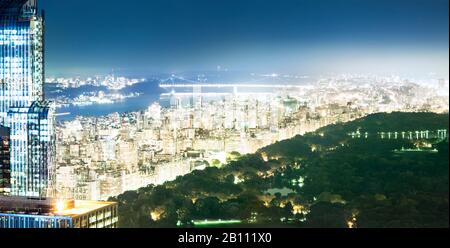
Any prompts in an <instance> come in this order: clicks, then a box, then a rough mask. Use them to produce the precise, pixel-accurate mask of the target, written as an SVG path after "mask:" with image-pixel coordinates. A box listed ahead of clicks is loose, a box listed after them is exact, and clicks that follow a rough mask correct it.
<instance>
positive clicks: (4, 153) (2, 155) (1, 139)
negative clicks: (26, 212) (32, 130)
mask: <svg viewBox="0 0 450 248" xmlns="http://www.w3.org/2000/svg"><path fill="white" fill-rule="evenodd" d="M10 159H11V156H10V152H9V128H7V127H4V126H0V195H9V192H10V191H11V165H10Z"/></svg>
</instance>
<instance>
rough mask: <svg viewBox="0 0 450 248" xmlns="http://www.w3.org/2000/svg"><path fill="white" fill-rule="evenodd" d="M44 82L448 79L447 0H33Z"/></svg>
mask: <svg viewBox="0 0 450 248" xmlns="http://www.w3.org/2000/svg"><path fill="white" fill-rule="evenodd" d="M40 6H41V7H42V8H44V9H45V11H46V27H47V30H46V32H47V34H46V42H47V43H46V52H47V57H46V63H47V74H48V75H55V76H56V75H69V74H71V75H78V74H79V75H87V74H98V73H107V72H109V71H111V69H115V70H116V71H122V72H123V73H138V74H145V73H148V74H151V73H158V72H182V71H197V70H216V69H217V67H218V66H220V67H221V68H222V69H225V68H226V69H228V70H230V71H251V72H266V73H295V74H307V73H328V72H373V73H411V72H414V73H430V72H434V73H438V74H443V75H448V58H449V56H448V55H449V49H448V42H449V26H448V19H449V16H448V11H449V6H448V0H403V1H400V0H297V1H294V0H126V1H119V0H114V1H113V0H95V1H93V0H64V1H61V0H40Z"/></svg>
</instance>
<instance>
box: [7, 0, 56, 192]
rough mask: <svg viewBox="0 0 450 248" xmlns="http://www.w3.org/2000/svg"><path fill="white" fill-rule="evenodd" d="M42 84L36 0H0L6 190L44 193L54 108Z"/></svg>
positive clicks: (40, 24)
mask: <svg viewBox="0 0 450 248" xmlns="http://www.w3.org/2000/svg"><path fill="white" fill-rule="evenodd" d="M43 84H44V17H43V14H39V13H38V8H37V1H36V0H0V125H3V126H6V127H8V128H9V129H10V152H11V153H10V155H11V160H10V161H11V162H10V171H11V195H15V196H28V197H46V196H47V195H48V189H49V187H48V186H49V185H48V182H50V181H51V180H49V178H50V177H51V175H52V173H51V170H52V168H53V167H52V161H53V154H54V140H55V139H54V108H53V107H52V104H51V103H49V102H47V101H45V99H44V89H43Z"/></svg>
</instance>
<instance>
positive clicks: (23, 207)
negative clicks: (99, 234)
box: [0, 196, 118, 228]
mask: <svg viewBox="0 0 450 248" xmlns="http://www.w3.org/2000/svg"><path fill="white" fill-rule="evenodd" d="M117 221H118V217H117V203H114V202H103V201H77V200H59V199H54V198H47V199H38V198H29V197H5V196H0V228H115V227H117Z"/></svg>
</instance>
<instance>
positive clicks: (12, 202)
mask: <svg viewBox="0 0 450 248" xmlns="http://www.w3.org/2000/svg"><path fill="white" fill-rule="evenodd" d="M115 204H117V203H115V202H105V201H80V200H62V199H55V198H46V199H36V198H27V197H9V196H0V213H2V212H3V213H11V212H12V213H17V214H39V215H48V216H65V217H76V216H79V215H84V214H87V213H89V212H92V211H96V210H99V209H102V208H104V207H107V206H112V205H115Z"/></svg>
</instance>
